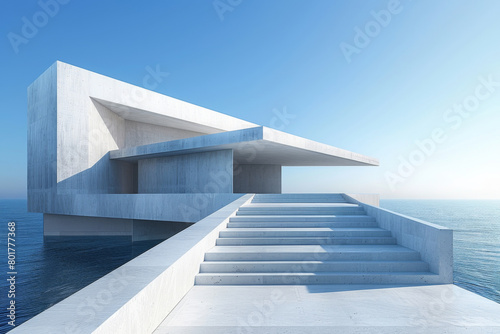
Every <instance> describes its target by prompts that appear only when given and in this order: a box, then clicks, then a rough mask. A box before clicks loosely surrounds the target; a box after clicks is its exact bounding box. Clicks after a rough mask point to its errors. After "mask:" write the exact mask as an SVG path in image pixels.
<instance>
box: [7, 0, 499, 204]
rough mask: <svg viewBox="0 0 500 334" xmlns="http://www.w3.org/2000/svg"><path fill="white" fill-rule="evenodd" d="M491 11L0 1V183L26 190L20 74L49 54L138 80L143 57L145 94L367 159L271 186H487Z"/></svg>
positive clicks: (491, 159)
mask: <svg viewBox="0 0 500 334" xmlns="http://www.w3.org/2000/svg"><path fill="white" fill-rule="evenodd" d="M55 4H57V5H55ZM498 17H500V2H498V1H493V0H492V1H460V0H458V1H453V2H450V1H440V2H435V1H434V2H433V1H409V0H402V1H399V2H397V1H330V0H323V1H322V0H315V1H306V0H303V1H298V0H273V1H265V0H253V1H249V0H242V1H239V0H220V1H219V0H216V1H213V0H192V1H188V0H175V1H174V0H171V1H148V2H138V1H106V2H104V1H75V0H73V1H68V0H64V1H63V0H59V2H56V0H46V1H44V0H41V1H38V2H37V1H29V0H27V1H22V2H21V1H9V2H7V3H5V4H4V10H2V12H1V13H0V27H1V32H0V35H1V36H3V37H2V39H1V44H0V48H1V49H0V50H1V54H2V62H1V64H0V67H1V73H2V89H1V90H0V94H1V95H0V96H1V101H2V108H1V115H0V120H1V121H0V131H1V133H2V141H1V144H0V145H1V146H0V150H1V158H0V197H1V198H13V197H16V198H19V197H25V195H26V164H27V159H26V88H27V86H28V85H29V84H30V83H31V82H32V81H33V80H35V79H36V77H37V76H39V75H40V74H41V73H42V72H43V71H44V70H45V69H46V68H47V67H49V66H50V65H51V64H52V63H53V62H54V61H56V60H60V61H63V62H67V63H70V64H72V65H75V66H78V67H82V68H85V69H88V70H91V71H94V72H97V73H101V74H104V75H106V76H110V77H113V78H115V79H119V80H122V81H126V82H129V83H132V84H136V85H139V86H142V85H143V78H144V77H145V76H146V75H147V74H148V72H147V68H148V67H151V68H156V67H159V68H160V69H161V70H162V71H165V72H168V73H169V75H168V76H167V77H166V78H165V80H164V81H162V82H161V83H160V84H159V85H158V86H157V87H156V89H155V90H156V91H158V92H160V93H163V94H166V95H169V96H172V97H175V98H179V99H182V100H185V101H188V102H191V103H194V104H197V105H201V106H204V107H207V108H210V109H213V110H216V111H219V112H222V113H226V114H229V115H232V116H235V117H239V118H243V119H246V120H248V121H251V122H254V123H258V124H262V125H265V126H271V127H272V126H274V127H277V126H279V127H280V129H282V130H283V131H286V132H289V133H292V134H295V135H299V136H303V137H306V138H309V139H313V140H317V141H320V142H324V143H327V144H330V145H333V146H337V147H340V148H344V149H347V150H352V151H355V152H358V153H361V154H365V155H368V156H372V157H376V158H378V159H379V160H380V162H381V165H380V167H317V168H311V167H293V168H292V167H290V168H284V170H283V191H284V192H374V193H380V194H381V195H382V198H500V173H499V171H500V131H499V128H500V112H499V106H500V104H499V102H500V39H499V36H500V20H498ZM30 25H33V26H30ZM30 28H32V29H31V30H30ZM33 28H34V29H33ZM284 110H286V113H287V114H290V115H291V116H290V117H289V118H286V119H285V122H276V121H273V119H275V117H276V113H283V112H284Z"/></svg>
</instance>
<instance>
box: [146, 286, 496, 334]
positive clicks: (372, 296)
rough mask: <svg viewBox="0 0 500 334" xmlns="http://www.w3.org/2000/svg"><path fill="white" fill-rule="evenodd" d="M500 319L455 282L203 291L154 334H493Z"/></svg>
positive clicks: (197, 289) (492, 304)
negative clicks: (445, 283)
mask: <svg viewBox="0 0 500 334" xmlns="http://www.w3.org/2000/svg"><path fill="white" fill-rule="evenodd" d="M499 314H500V304H497V303H495V302H493V301H491V300H489V299H486V298H483V297H481V296H479V295H477V294H475V293H472V292H469V291H467V290H464V289H462V288H460V287H458V286H456V285H452V284H448V285H430V286H394V285H349V286H346V285H322V286H317V285H316V286H304V285H300V286H290V285H287V286H279V285H278V286H195V287H193V288H192V289H191V291H189V293H188V294H187V295H186V296H185V297H184V298H183V299H182V301H181V302H180V303H179V304H178V305H177V306H176V307H175V309H174V310H173V311H172V312H171V313H170V314H169V315H168V317H166V318H165V320H164V321H163V322H162V323H161V325H160V326H159V327H158V328H157V329H156V331H155V332H154V333H155V334H167V333H168V334H184V333H190V334H237V333H255V334H257V333H259V334H260V333H266V334H285V333H287V334H299V333H300V334H303V333H324V334H330V333H347V334H354V333H356V334H373V333H375V334H377V333H380V334H382V333H400V334H406V333H422V334H428V333H430V334H443V333H448V334H455V333H474V334H479V333H481V334H484V333H492V334H493V333H500V317H499Z"/></svg>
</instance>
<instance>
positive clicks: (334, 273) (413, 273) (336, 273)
mask: <svg viewBox="0 0 500 334" xmlns="http://www.w3.org/2000/svg"><path fill="white" fill-rule="evenodd" d="M198 275H200V276H277V275H279V276H297V275H298V276H341V275H353V276H373V275H411V276H418V275H430V276H438V274H436V273H433V272H430V271H371V272H357V271H318V272H292V273H291V272H274V273H268V272H252V273H241V272H235V273H199V274H198Z"/></svg>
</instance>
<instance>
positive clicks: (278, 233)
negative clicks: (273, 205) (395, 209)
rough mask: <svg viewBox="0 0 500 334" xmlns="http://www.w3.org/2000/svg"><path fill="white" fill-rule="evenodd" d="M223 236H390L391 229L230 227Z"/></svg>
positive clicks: (221, 234) (221, 233)
mask: <svg viewBox="0 0 500 334" xmlns="http://www.w3.org/2000/svg"><path fill="white" fill-rule="evenodd" d="M219 236H220V237H221V238H259V237H263V238H270V237H278V238H286V237H323V238H333V237H390V236H391V232H389V231H384V230H381V231H286V229H283V231H255V232H254V231H244V232H243V231H238V230H237V229H236V230H233V229H228V230H224V231H221V232H220V233H219Z"/></svg>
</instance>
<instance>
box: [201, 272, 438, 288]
mask: <svg viewBox="0 0 500 334" xmlns="http://www.w3.org/2000/svg"><path fill="white" fill-rule="evenodd" d="M438 279H439V276H438V275H436V274H433V273H430V272H398V273H394V272H369V273H367V272H362V273H359V272H311V273H217V274H214V273H200V274H198V275H197V276H196V278H195V284H197V285H262V284H266V285H290V284H300V285H312V284H436V283H438V282H439V281H438Z"/></svg>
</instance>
